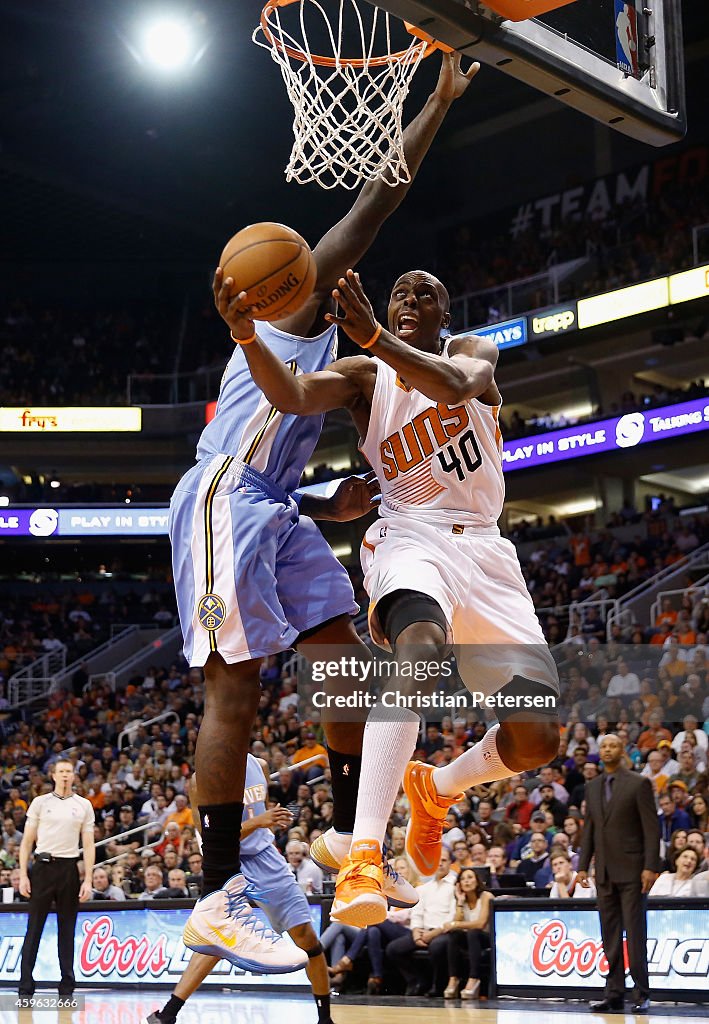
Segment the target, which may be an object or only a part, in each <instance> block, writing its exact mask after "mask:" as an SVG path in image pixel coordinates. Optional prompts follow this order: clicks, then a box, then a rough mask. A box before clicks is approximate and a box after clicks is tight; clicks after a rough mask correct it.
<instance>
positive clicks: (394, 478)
mask: <svg viewBox="0 0 709 1024" xmlns="http://www.w3.org/2000/svg"><path fill="white" fill-rule="evenodd" d="M448 346H449V342H447V343H446V345H445V346H444V349H443V353H442V354H443V356H444V357H447V355H448ZM376 362H377V380H376V384H375V387H374V395H373V398H372V409H371V414H370V418H369V428H368V430H367V436H366V438H365V440H364V442H363V444H361V445H360V449H361V451H362V453H363V454H364V455H365V457H366V458H367V460H368V461H369V462H370V464H371V466H372V469H374V470H375V472H376V474H377V477H378V478H379V482H380V484H381V489H382V502H381V508H380V515H381V516H397V515H405V516H408V517H411V518H414V519H416V518H418V519H421V520H425V521H426V522H428V523H432V524H436V523H438V524H441V525H446V524H451V525H455V524H460V525H463V526H465V525H467V526H478V527H481V526H483V527H484V526H492V525H494V524H496V523H497V520H498V519H499V517H500V515H501V513H502V505H503V501H504V497H505V486H504V481H503V477H502V435H501V433H500V428H499V425H498V416H499V411H500V407H499V406H489V405H484V404H483V403H482V402H479V401H478V400H477V399H475V398H471V399H468V400H467V401H464V402H460V403H458V404H456V405H445V404H443V403H441V402H438V403H436V402H434V401H432V400H431V399H430V398H427V397H426V396H425V395H423V394H421V392H420V391H416V390H413V389H409V388H407V387H406V385H405V384H403V383H402V381H401V380H400V379H399V376H398V374H397V372H396V370H393V369H392V368H391V367H390V366H388V365H387V363H384V362H382V361H381V360H380V359H377V360H376Z"/></svg>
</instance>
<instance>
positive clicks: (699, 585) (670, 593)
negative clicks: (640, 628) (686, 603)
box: [650, 574, 709, 625]
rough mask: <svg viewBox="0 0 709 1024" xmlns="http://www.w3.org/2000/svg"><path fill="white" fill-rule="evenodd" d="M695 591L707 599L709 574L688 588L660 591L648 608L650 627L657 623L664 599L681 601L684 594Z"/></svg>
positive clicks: (708, 595)
mask: <svg viewBox="0 0 709 1024" xmlns="http://www.w3.org/2000/svg"><path fill="white" fill-rule="evenodd" d="M697 591H702V592H703V594H704V596H705V597H709V574H708V575H707V576H703V577H702V579H700V580H697V581H696V583H693V584H691V585H690V586H688V587H680V588H679V590H661V591H660V593H659V594H658V595H657V597H656V598H655V600H654V601H653V602H652V606H651V608H650V625H652V624H653V623H654V622H656V621H657V617H658V615H659V614H660V612H661V611H662V602H663V601H664V600H665V598H668V597H669V598H673V597H679V598H680V599H681V598H683V597H684V595H685V594H696V593H697Z"/></svg>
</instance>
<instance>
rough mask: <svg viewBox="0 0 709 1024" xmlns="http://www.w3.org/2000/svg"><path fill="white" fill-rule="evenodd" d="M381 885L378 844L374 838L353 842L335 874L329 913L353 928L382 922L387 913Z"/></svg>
mask: <svg viewBox="0 0 709 1024" xmlns="http://www.w3.org/2000/svg"><path fill="white" fill-rule="evenodd" d="M383 888H384V872H383V871H382V848H381V846H380V845H379V843H378V842H376V840H374V839H361V840H359V841H358V842H356V843H353V844H352V849H351V850H350V854H349V856H348V857H345V859H344V860H343V862H342V867H341V868H340V873H339V874H338V876H337V882H336V883H335V899H334V901H333V904H332V910H331V912H330V917H332V918H334V919H335V921H339V922H340V924H349V925H352V926H353V927H355V928H366V927H367V925H370V924H381V922H382V921H384V920H386V916H387V898H386V896H385V895H384V892H383Z"/></svg>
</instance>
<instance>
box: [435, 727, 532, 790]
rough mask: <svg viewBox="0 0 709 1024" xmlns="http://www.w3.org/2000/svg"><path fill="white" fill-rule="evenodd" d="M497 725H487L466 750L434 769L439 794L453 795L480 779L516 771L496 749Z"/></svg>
mask: <svg viewBox="0 0 709 1024" xmlns="http://www.w3.org/2000/svg"><path fill="white" fill-rule="evenodd" d="M499 731H500V726H499V725H494V726H493V727H492V729H488V731H487V732H486V733H485V735H484V736H483V738H482V739H481V740H480V742H479V743H476V744H475V746H474V747H471V748H470V750H466V751H465V753H463V754H461V755H460V757H456V759H455V761H451V763H450V764H447V765H445V766H444V767H442V768H436V769H435V770H434V772H433V784H434V786H435V787H436V789H437V790H438V793H439V795H440V796H456V795H457V794H458V793H462V792H463V790H464V789H470V787H471V786H479V785H480V784H481V783H482V782H497V780H498V779H509V778H511V776H512V775H515V774H516V772H514V771H513V770H512V769H511V768H508V767H507V765H506V764H505V763H504V761H503V760H502V758H501V757H500V755H499V753H498V750H497V734H498V732H499Z"/></svg>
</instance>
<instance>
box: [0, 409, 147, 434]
mask: <svg viewBox="0 0 709 1024" xmlns="http://www.w3.org/2000/svg"><path fill="white" fill-rule="evenodd" d="M142 420H143V410H142V409H139V408H138V407H137V406H135V407H130V408H120V407H117V408H109V407H103V406H95V407H92V406H76V407H72V406H57V407H52V408H48V407H46V406H42V407H40V406H32V407H30V408H22V407H19V408H15V409H13V408H10V407H6V408H4V409H1V408H0V431H12V432H19V433H23V434H37V433H39V434H75V433H78V432H89V433H92V434H93V433H96V432H97V431H110V432H113V431H121V432H125V431H130V432H133V433H137V432H138V431H140V430H141V425H142Z"/></svg>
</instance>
